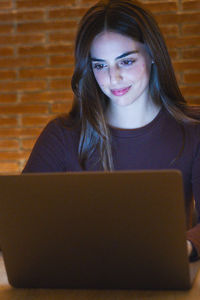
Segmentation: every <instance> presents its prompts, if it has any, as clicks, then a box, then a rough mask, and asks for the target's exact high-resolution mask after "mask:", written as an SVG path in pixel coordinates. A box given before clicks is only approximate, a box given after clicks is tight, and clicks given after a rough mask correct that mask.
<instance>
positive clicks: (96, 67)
mask: <svg viewBox="0 0 200 300" xmlns="http://www.w3.org/2000/svg"><path fill="white" fill-rule="evenodd" d="M105 67H106V64H100V63H96V64H93V69H96V70H98V71H100V70H102V69H103V68H105Z"/></svg>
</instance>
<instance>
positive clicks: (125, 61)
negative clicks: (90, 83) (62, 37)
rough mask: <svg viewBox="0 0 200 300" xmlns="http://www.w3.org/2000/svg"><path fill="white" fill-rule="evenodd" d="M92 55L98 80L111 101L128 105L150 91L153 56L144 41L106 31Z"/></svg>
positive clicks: (98, 37)
mask: <svg viewBox="0 0 200 300" xmlns="http://www.w3.org/2000/svg"><path fill="white" fill-rule="evenodd" d="M90 56H91V63H92V69H93V73H94V76H95V78H96V81H97V83H98V85H99V87H100V89H101V90H102V92H103V93H104V94H105V95H106V96H108V98H109V99H110V101H111V103H113V104H119V105H128V104H131V103H132V102H133V101H135V100H137V99H139V98H140V97H144V96H145V97H146V96H147V95H148V93H149V77H150V70H151V58H150V56H149V54H148V53H147V51H146V50H145V47H144V45H143V44H142V43H140V42H137V41H135V40H133V39H131V38H129V37H127V36H124V35H122V34H119V33H116V32H110V31H106V32H102V33H100V34H98V35H97V36H96V37H95V39H94V40H93V43H92V46H91V51H90Z"/></svg>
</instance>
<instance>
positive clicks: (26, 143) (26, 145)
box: [22, 139, 36, 150]
mask: <svg viewBox="0 0 200 300" xmlns="http://www.w3.org/2000/svg"><path fill="white" fill-rule="evenodd" d="M35 142H36V139H24V140H22V149H23V150H32V148H33V146H34V144H35Z"/></svg>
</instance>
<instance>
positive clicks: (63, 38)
mask: <svg viewBox="0 0 200 300" xmlns="http://www.w3.org/2000/svg"><path fill="white" fill-rule="evenodd" d="M75 36H76V31H75V30H74V31H73V30H71V31H70V32H56V33H55V32H53V33H50V34H49V42H50V43H59V44H60V43H62V44H63V43H65V44H66V43H68V44H69V43H71V44H74V40H75Z"/></svg>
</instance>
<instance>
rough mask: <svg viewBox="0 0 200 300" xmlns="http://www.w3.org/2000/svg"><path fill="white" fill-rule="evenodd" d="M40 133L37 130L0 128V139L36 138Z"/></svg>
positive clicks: (39, 130)
mask: <svg viewBox="0 0 200 300" xmlns="http://www.w3.org/2000/svg"><path fill="white" fill-rule="evenodd" d="M40 132H41V129H39V128H12V129H10V128H0V138H5V137H6V138H18V137H19V136H20V138H29V137H31V138H32V137H37V136H38V135H39V134H40Z"/></svg>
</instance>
